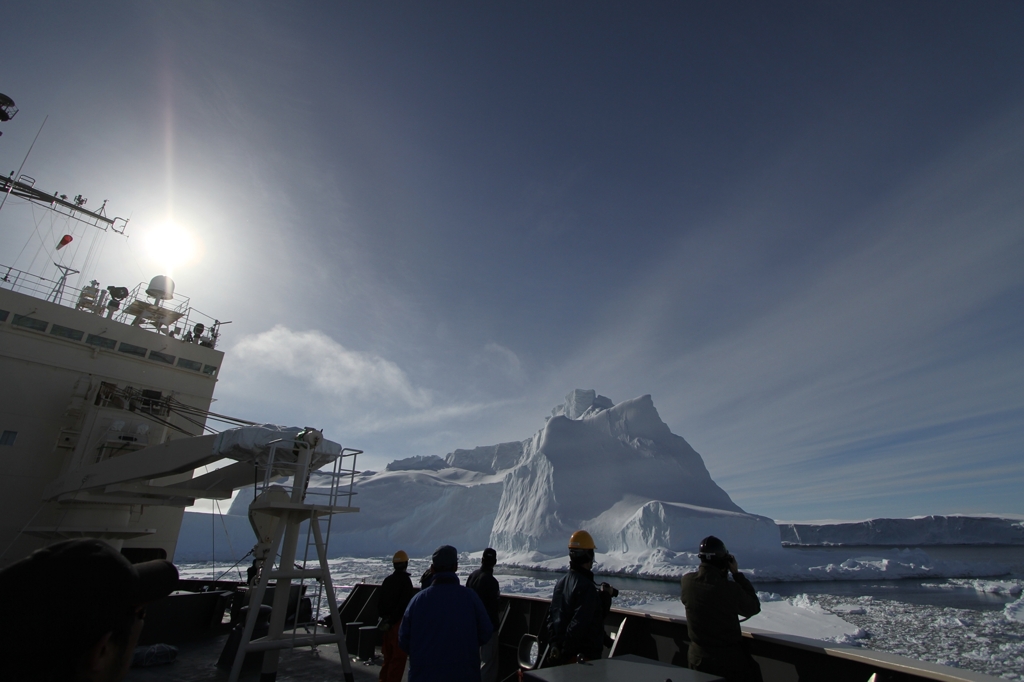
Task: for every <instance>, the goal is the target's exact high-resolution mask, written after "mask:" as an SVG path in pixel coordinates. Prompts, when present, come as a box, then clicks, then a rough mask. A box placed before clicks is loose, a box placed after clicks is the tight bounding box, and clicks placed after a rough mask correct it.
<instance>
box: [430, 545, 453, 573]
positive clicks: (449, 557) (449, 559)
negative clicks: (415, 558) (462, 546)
mask: <svg viewBox="0 0 1024 682" xmlns="http://www.w3.org/2000/svg"><path fill="white" fill-rule="evenodd" d="M430 565H431V567H432V568H433V569H434V572H435V573H454V572H455V571H456V570H457V569H458V568H459V550H457V549H455V548H454V547H452V546H451V545H441V546H440V547H438V548H437V549H435V550H434V555H433V556H432V557H431V558H430Z"/></svg>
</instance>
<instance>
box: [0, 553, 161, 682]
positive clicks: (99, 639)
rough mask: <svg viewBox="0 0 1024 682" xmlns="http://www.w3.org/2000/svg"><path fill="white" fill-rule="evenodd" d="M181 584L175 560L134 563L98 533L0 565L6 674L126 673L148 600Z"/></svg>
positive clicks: (70, 676)
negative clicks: (96, 537) (1, 568)
mask: <svg viewBox="0 0 1024 682" xmlns="http://www.w3.org/2000/svg"><path fill="white" fill-rule="evenodd" d="M177 584H178V571H177V569H176V568H175V567H174V565H173V564H172V563H171V562H169V561H164V560H156V561H147V562H145V563H140V564H135V565H132V564H131V563H130V562H129V561H128V560H127V559H125V558H124V557H123V556H121V553H120V552H118V551H117V550H115V549H114V548H113V547H111V546H110V545H108V544H107V543H105V542H102V541H100V540H92V539H79V540H67V541H64V542H58V543H56V544H53V545H50V546H49V547H46V548H44V549H41V550H39V551H37V552H34V553H33V554H31V555H30V556H28V557H27V558H25V559H22V560H21V561H19V562H17V563H14V564H11V565H10V566H8V567H7V568H5V569H4V570H3V571H0V613H4V614H6V616H7V617H5V618H3V619H0V660H3V661H4V664H3V665H4V679H11V680H77V679H111V680H116V679H121V678H122V677H123V676H124V675H125V674H126V673H127V672H128V665H129V664H130V663H131V655H132V651H133V650H134V648H135V642H136V641H137V640H138V636H139V633H140V632H141V631H142V624H143V618H145V609H144V607H145V605H146V604H148V603H149V602H152V601H155V600H157V599H160V598H161V597H165V596H167V595H168V594H170V592H171V591H172V590H173V589H174V588H175V587H176V586H177ZM40 633H46V636H45V637H44V636H41V635H40Z"/></svg>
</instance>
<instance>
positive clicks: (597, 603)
mask: <svg viewBox="0 0 1024 682" xmlns="http://www.w3.org/2000/svg"><path fill="white" fill-rule="evenodd" d="M594 549H595V546H594V539H593V538H592V537H590V533H588V532H587V531H585V530H578V531H576V532H575V533H573V534H572V537H571V538H570V539H569V572H568V573H567V574H566V575H564V576H563V577H562V578H561V580H559V581H558V583H557V584H556V585H555V591H554V594H552V595H551V605H550V606H549V607H548V616H547V623H546V626H545V633H544V634H545V637H544V640H545V642H546V643H547V644H548V655H547V658H546V659H545V660H546V661H547V663H548V665H559V664H561V663H574V662H575V661H576V660H577V658H578V657H579V656H583V658H584V659H586V660H588V661H592V660H596V659H598V658H601V654H602V653H603V649H604V647H605V646H610V645H611V640H610V638H609V637H608V635H607V634H605V631H604V621H605V618H606V617H607V616H608V612H609V611H610V610H611V607H612V597H614V596H615V595H617V594H618V591H617V590H616V589H615V588H613V587H612V586H611V585H609V584H608V583H601V586H600V587H598V586H597V584H596V583H595V582H594V574H593V573H592V572H591V569H593V568H594Z"/></svg>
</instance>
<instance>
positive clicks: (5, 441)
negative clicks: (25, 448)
mask: <svg viewBox="0 0 1024 682" xmlns="http://www.w3.org/2000/svg"><path fill="white" fill-rule="evenodd" d="M17 439H18V432H17V431H4V432H3V433H0V445H14V441H16V440H17Z"/></svg>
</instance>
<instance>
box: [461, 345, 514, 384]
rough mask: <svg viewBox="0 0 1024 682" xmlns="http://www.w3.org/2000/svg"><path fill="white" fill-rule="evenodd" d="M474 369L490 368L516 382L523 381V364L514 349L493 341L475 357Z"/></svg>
mask: <svg viewBox="0 0 1024 682" xmlns="http://www.w3.org/2000/svg"><path fill="white" fill-rule="evenodd" d="M471 365H472V367H473V368H474V369H478V368H484V367H486V368H490V369H493V370H495V371H497V372H498V373H499V374H501V375H502V376H504V377H505V378H507V379H510V380H512V381H514V382H516V383H522V381H523V378H524V377H523V365H522V362H520V360H519V356H518V355H516V353H515V352H514V351H512V350H511V349H509V348H506V347H505V346H502V345H501V344H500V343H495V342H493V341H490V342H488V343H487V344H485V345H484V347H483V350H482V351H481V352H480V353H477V354H476V355H475V356H474V357H473V361H472V363H471Z"/></svg>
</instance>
